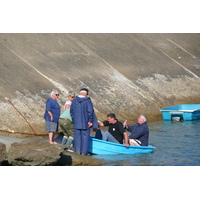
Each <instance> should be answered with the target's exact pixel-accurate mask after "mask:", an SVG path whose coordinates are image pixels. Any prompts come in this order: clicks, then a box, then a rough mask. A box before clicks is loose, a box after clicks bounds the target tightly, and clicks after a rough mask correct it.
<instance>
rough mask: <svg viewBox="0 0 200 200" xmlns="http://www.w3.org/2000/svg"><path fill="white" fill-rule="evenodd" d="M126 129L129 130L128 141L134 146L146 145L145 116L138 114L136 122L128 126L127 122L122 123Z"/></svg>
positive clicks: (146, 128)
mask: <svg viewBox="0 0 200 200" xmlns="http://www.w3.org/2000/svg"><path fill="white" fill-rule="evenodd" d="M123 125H124V126H125V128H126V129H127V131H129V132H131V135H129V143H130V145H134V146H148V140H149V127H148V125H147V117H146V116H145V115H140V116H139V117H138V121H137V123H136V124H134V125H132V126H128V124H127V122H124V124H123Z"/></svg>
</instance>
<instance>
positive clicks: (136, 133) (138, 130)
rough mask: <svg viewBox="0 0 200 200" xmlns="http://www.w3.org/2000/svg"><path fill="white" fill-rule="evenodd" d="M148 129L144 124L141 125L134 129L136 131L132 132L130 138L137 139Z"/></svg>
mask: <svg viewBox="0 0 200 200" xmlns="http://www.w3.org/2000/svg"><path fill="white" fill-rule="evenodd" d="M146 131H147V129H146V127H145V126H144V125H141V126H139V127H137V128H136V129H135V131H134V133H132V134H131V136H130V138H131V139H137V138H140V137H141V136H143V135H144V134H145V133H146Z"/></svg>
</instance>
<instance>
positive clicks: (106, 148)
mask: <svg viewBox="0 0 200 200" xmlns="http://www.w3.org/2000/svg"><path fill="white" fill-rule="evenodd" d="M155 148H156V147H153V146H129V147H125V146H124V145H123V144H118V143H113V142H108V141H104V140H99V139H96V138H94V137H90V147H89V150H88V152H89V153H92V154H98V155H112V154H138V153H150V152H152V151H153V150H154V149H155Z"/></svg>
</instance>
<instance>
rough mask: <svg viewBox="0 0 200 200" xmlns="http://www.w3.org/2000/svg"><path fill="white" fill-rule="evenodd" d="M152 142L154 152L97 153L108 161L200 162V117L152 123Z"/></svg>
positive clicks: (147, 163)
mask: <svg viewBox="0 0 200 200" xmlns="http://www.w3.org/2000/svg"><path fill="white" fill-rule="evenodd" d="M149 128H150V139H149V144H150V145H153V146H155V147H156V149H155V150H154V152H152V153H148V154H136V155H93V157H95V158H100V159H104V160H106V161H107V162H109V164H108V165H121V166H131V165H133V166H199V165H200V145H199V143H200V120H197V121H182V122H172V121H160V122H154V123H149Z"/></svg>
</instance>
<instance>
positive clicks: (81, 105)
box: [70, 96, 96, 129]
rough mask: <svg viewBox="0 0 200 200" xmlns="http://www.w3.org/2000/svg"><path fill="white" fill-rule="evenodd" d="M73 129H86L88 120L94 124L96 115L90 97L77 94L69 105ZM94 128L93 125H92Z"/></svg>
mask: <svg viewBox="0 0 200 200" xmlns="http://www.w3.org/2000/svg"><path fill="white" fill-rule="evenodd" d="M70 114H71V117H72V120H73V125H74V129H88V128H89V127H88V122H91V123H93V124H96V119H95V117H96V115H95V113H94V108H93V104H92V101H91V99H90V97H83V98H81V97H79V96H77V97H76V98H75V99H74V100H73V101H72V105H71V107H70ZM93 128H94V126H93Z"/></svg>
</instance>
